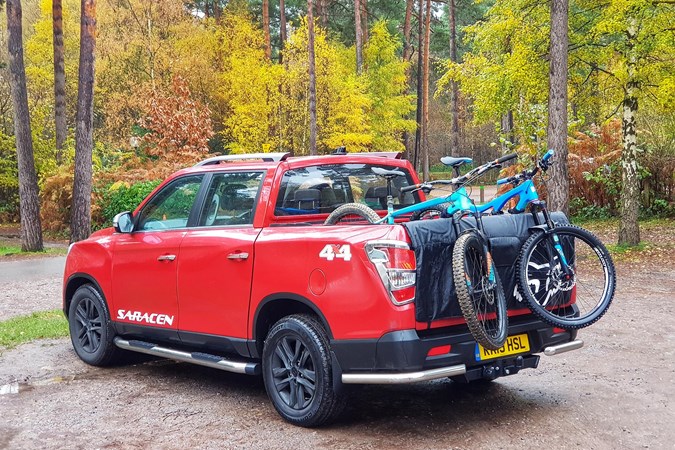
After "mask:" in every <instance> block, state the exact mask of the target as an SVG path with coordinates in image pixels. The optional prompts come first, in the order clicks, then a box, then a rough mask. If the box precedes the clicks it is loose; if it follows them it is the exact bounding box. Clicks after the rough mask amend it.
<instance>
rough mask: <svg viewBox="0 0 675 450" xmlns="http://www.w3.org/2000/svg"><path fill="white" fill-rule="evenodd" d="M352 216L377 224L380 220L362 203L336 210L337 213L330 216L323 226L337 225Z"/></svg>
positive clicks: (341, 206) (346, 205) (343, 206)
mask: <svg viewBox="0 0 675 450" xmlns="http://www.w3.org/2000/svg"><path fill="white" fill-rule="evenodd" d="M350 216H351V217H354V216H356V217H357V218H358V220H359V221H362V219H365V220H366V221H368V222H369V223H375V222H377V221H378V220H380V216H378V215H377V213H376V212H375V211H373V210H372V209H371V208H369V207H368V206H366V205H362V204H361V203H345V204H344V205H340V206H338V207H337V208H335V211H333V212H332V213H330V214H329V215H328V217H327V218H326V221H325V222H324V223H323V224H324V225H335V224H337V223H339V222H340V221H342V220H343V219H346V218H348V217H350ZM345 222H346V221H345Z"/></svg>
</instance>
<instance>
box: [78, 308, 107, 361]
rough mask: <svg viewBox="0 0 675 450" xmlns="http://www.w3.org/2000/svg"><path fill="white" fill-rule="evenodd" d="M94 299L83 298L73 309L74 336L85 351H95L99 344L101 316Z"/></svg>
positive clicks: (101, 326) (101, 327)
mask: <svg viewBox="0 0 675 450" xmlns="http://www.w3.org/2000/svg"><path fill="white" fill-rule="evenodd" d="M101 316H102V315H101V311H100V310H99V308H98V306H97V305H96V303H94V300H92V299H90V298H85V299H84V300H82V301H81V302H80V303H79V304H78V305H77V309H76V310H75V318H76V320H75V337H76V339H77V341H78V342H79V344H80V347H82V349H83V350H84V351H86V352H89V353H95V352H96V351H97V350H98V349H99V347H100V346H101V336H102V332H103V318H102V317H101Z"/></svg>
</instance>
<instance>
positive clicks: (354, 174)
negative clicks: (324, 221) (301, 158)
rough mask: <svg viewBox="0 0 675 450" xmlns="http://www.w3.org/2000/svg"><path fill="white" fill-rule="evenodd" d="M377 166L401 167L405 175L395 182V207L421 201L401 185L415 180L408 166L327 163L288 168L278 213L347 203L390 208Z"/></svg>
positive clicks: (297, 212) (309, 211) (313, 211)
mask: <svg viewBox="0 0 675 450" xmlns="http://www.w3.org/2000/svg"><path fill="white" fill-rule="evenodd" d="M374 167H379V168H383V169H387V170H392V169H396V170H400V171H401V172H404V173H405V176H402V177H396V178H394V179H393V182H392V196H393V199H394V209H399V208H403V207H405V206H410V205H412V204H414V203H417V202H419V196H418V194H417V192H414V193H404V194H402V193H401V192H400V189H401V188H402V187H405V186H409V185H411V184H413V178H412V176H411V174H410V173H409V172H408V170H407V169H406V168H404V167H394V166H390V165H384V164H368V163H352V164H327V165H320V166H310V167H301V168H297V169H289V170H287V171H286V172H285V173H284V175H283V178H282V181H281V186H280V188H279V195H278V197H277V200H276V203H275V208H274V215H275V216H292V215H308V214H327V213H330V212H332V211H334V210H335V208H337V207H338V206H340V205H343V204H345V203H352V202H356V203H361V204H364V205H367V206H369V207H370V208H372V209H374V210H386V209H387V182H386V180H385V179H384V178H382V177H380V176H378V175H376V174H375V173H374V172H373V170H372V169H373V168H374Z"/></svg>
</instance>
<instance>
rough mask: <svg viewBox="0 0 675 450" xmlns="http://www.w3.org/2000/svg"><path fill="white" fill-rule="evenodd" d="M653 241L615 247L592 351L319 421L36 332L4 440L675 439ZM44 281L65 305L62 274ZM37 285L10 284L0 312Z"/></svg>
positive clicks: (621, 444) (205, 443)
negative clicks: (84, 353) (610, 291)
mask: <svg viewBox="0 0 675 450" xmlns="http://www.w3.org/2000/svg"><path fill="white" fill-rule="evenodd" d="M651 233H652V234H653V235H654V236H656V237H658V238H659V239H664V241H665V242H672V230H671V231H668V232H667V233H666V234H664V232H663V230H661V231H659V230H652V231H651ZM668 233H669V234H668ZM600 234H602V232H601V233H600ZM647 235H648V236H649V234H647ZM669 239H670V240H669ZM647 252H650V253H649V255H650V257H649V259H648V260H647V261H645V260H644V259H641V258H636V257H633V256H632V255H631V254H628V255H624V256H620V257H618V258H617V262H618V272H619V284H618V290H617V293H616V297H615V300H614V303H613V305H612V306H611V308H610V310H609V311H608V313H607V314H606V316H605V317H604V318H603V319H602V320H600V321H599V322H598V323H597V324H595V325H593V326H591V327H589V328H587V329H584V330H582V331H580V333H579V337H580V338H581V339H583V340H584V341H585V343H586V345H585V346H584V348H582V349H581V350H578V351H574V352H569V353H565V354H563V355H559V356H555V357H545V356H542V359H541V362H540V365H539V368H538V369H528V370H523V371H522V372H521V373H519V374H518V375H515V376H511V377H506V378H502V379H499V380H497V381H495V382H493V383H490V384H489V385H482V386H481V385H479V386H468V387H467V386H464V385H459V384H455V383H452V382H450V381H448V380H439V381H435V382H429V383H421V384H416V385H407V386H373V387H360V388H356V389H353V390H351V391H350V403H349V406H348V409H347V411H346V413H345V415H344V417H343V418H342V419H341V420H340V421H339V422H338V423H336V424H334V425H332V426H330V427H327V428H322V429H317V430H309V429H302V428H297V427H293V426H291V425H289V424H287V423H285V422H283V421H282V420H281V419H280V418H279V416H278V415H277V414H276V412H275V411H274V408H273V407H272V405H271V403H270V402H269V401H268V399H267V397H266V395H265V391H264V388H263V385H262V381H261V380H260V379H259V378H256V377H248V376H243V375H234V374H229V373H226V372H220V371H216V370H211V369H206V368H202V367H197V366H191V365H188V364H181V363H175V362H172V361H165V360H146V361H137V362H136V363H134V364H130V365H126V366H122V367H116V368H108V369H99V368H94V367H89V366H87V365H85V364H83V363H82V362H81V361H80V360H79V359H78V358H77V357H76V356H75V354H74V352H73V351H72V348H71V346H70V342H69V340H68V339H58V340H50V341H39V342H34V343H30V344H25V345H23V346H20V347H19V348H17V349H14V350H11V351H5V352H4V353H3V354H2V355H0V411H2V414H0V448H12V449H22V448H26V449H28V448H48V449H51V448H55V449H56V448H63V447H68V448H87V449H88V448H115V449H117V448H122V449H127V448H128V449H132V448H157V449H167V448H169V449H170V448H176V449H178V448H186V447H196V448H252V449H258V448H320V449H324V448H325V449H333V448H336V449H337V448H339V449H351V448H353V449H388V448H421V449H490V450H492V449H516V448H517V449H520V448H535V447H536V448H548V449H568V448H574V447H576V448H584V449H624V448H625V449H637V448H651V449H673V448H675V447H674V444H673V443H674V442H675V427H673V424H674V423H675V395H674V394H675V387H674V386H675V322H674V321H673V319H672V314H671V313H670V307H669V306H670V305H671V304H672V301H673V297H674V295H675V268H673V266H672V264H670V262H672V261H673V260H675V258H674V257H675V247H673V246H672V245H670V244H667V245H665V246H661V247H658V246H657V247H654V248H650V249H648V250H647ZM40 283H44V285H42V286H41V288H40V289H38V288H37V287H36V288H35V289H37V290H38V291H41V292H42V295H43V296H44V298H45V299H46V300H45V301H46V303H45V305H47V304H48V306H47V308H46V309H49V308H53V307H55V306H54V302H55V304H56V305H58V303H59V302H60V294H59V292H60V285H59V283H57V282H56V281H54V280H44V281H41V282H40ZM27 289H28V290H27ZM32 289H33V288H32V287H31V288H28V287H26V286H25V285H24V284H22V283H15V282H12V283H0V292H1V294H0V311H3V313H4V311H5V308H7V307H8V306H11V305H8V303H12V302H16V301H18V299H23V298H26V293H27V292H33V290H32ZM32 296H33V295H31V297H32ZM7 299H9V300H7ZM24 303H25V302H24ZM30 304H31V305H32V304H33V302H32V301H31V303H30ZM3 393H4V394H3Z"/></svg>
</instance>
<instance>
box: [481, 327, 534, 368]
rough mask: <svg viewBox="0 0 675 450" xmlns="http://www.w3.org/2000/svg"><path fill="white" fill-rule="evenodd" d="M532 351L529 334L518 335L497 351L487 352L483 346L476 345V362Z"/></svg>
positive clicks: (510, 337) (508, 339)
mask: <svg viewBox="0 0 675 450" xmlns="http://www.w3.org/2000/svg"><path fill="white" fill-rule="evenodd" d="M529 351H530V341H529V340H528V339H527V334H516V335H515V336H509V337H508V338H507V339H506V342H505V343H504V346H503V347H502V348H500V349H497V350H487V349H485V348H483V346H482V345H480V344H476V361H485V360H486V359H494V358H501V357H503V356H509V355H516V354H518V353H525V352H529Z"/></svg>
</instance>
